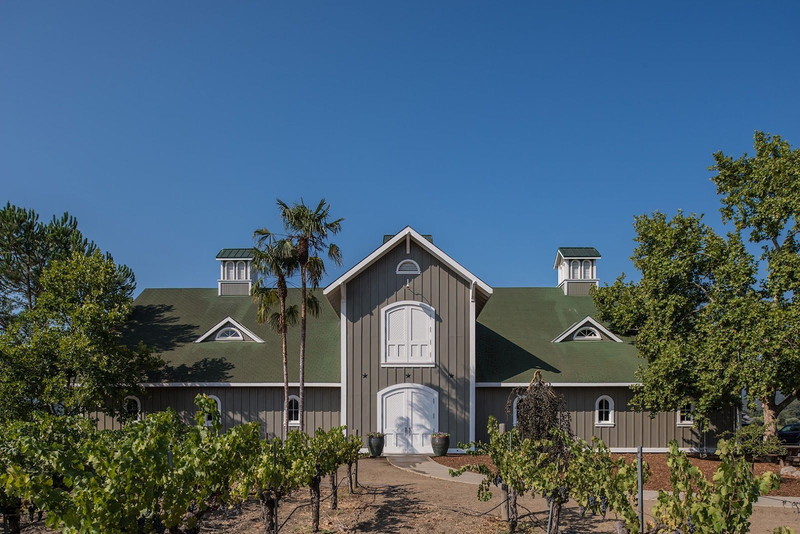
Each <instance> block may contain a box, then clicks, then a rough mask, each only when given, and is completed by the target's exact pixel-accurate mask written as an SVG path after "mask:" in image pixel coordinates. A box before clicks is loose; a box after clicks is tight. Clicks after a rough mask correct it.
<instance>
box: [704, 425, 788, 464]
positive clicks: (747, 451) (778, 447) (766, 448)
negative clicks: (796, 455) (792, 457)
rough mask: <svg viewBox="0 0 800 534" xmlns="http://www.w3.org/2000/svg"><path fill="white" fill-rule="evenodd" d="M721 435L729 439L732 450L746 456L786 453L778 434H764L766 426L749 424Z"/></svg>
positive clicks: (754, 456)
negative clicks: (767, 435)
mask: <svg viewBox="0 0 800 534" xmlns="http://www.w3.org/2000/svg"><path fill="white" fill-rule="evenodd" d="M720 437H723V438H725V439H727V440H728V443H729V446H730V447H732V449H733V450H732V452H733V453H734V454H736V455H740V456H745V457H746V458H751V459H753V458H758V457H760V456H766V455H769V454H785V453H786V449H785V448H784V446H783V444H782V443H781V442H780V440H779V439H778V437H777V436H774V435H773V436H769V437H766V436H764V426H763V425H757V424H749V425H747V426H743V427H742V428H740V429H739V430H737V431H735V432H723V433H722V434H721V435H720Z"/></svg>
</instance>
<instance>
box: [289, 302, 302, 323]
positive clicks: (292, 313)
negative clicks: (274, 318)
mask: <svg viewBox="0 0 800 534" xmlns="http://www.w3.org/2000/svg"><path fill="white" fill-rule="evenodd" d="M299 321H300V308H299V307H298V306H297V304H292V305H291V306H287V307H286V326H294V325H296V324H297V323H298V322H299Z"/></svg>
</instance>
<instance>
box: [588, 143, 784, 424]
mask: <svg viewBox="0 0 800 534" xmlns="http://www.w3.org/2000/svg"><path fill="white" fill-rule="evenodd" d="M754 146H755V155H754V156H748V155H747V154H745V155H743V156H741V157H740V158H738V159H734V158H732V157H730V156H726V155H724V154H723V153H722V152H717V153H715V154H714V160H715V164H714V165H713V166H712V167H710V170H712V171H716V172H717V175H716V176H714V177H713V178H712V180H713V181H714V183H715V184H716V185H717V192H718V194H719V195H720V197H721V204H722V207H721V209H720V211H721V213H722V220H723V222H733V228H732V229H731V231H730V232H728V233H727V234H726V235H724V236H723V235H719V234H718V233H717V232H715V231H714V229H713V228H711V227H710V226H708V225H706V224H705V223H704V222H703V217H702V216H696V215H694V214H691V215H686V214H684V213H682V212H680V211H679V212H678V213H677V215H675V216H674V217H672V218H668V217H667V216H666V215H665V214H663V213H661V212H655V213H652V214H650V215H641V216H638V217H636V218H635V223H634V228H635V230H636V237H635V239H634V240H635V242H636V244H637V245H636V248H635V249H634V252H633V256H632V258H631V259H632V260H633V264H634V267H635V268H636V269H637V271H639V272H640V273H641V279H640V280H639V281H638V282H626V281H625V275H624V274H623V275H622V276H620V277H619V278H618V279H617V280H616V281H615V282H614V284H613V285H611V286H606V287H603V288H600V289H598V290H597V291H595V292H594V293H593V296H594V301H595V304H596V305H597V307H598V310H599V312H600V319H601V320H603V321H607V322H608V323H609V324H610V325H611V326H612V328H614V329H616V330H617V331H619V332H621V333H624V334H629V335H635V336H636V345H637V348H638V349H639V353H640V356H641V357H642V358H644V359H646V360H647V365H646V366H643V367H642V368H640V370H639V378H640V379H641V382H642V385H641V387H639V388H638V389H637V393H636V396H635V399H634V403H635V404H636V405H637V406H638V407H639V408H642V409H648V410H651V411H656V412H658V411H665V410H676V409H680V408H685V407H686V406H687V405H688V404H689V403H691V404H692V405H693V406H694V409H695V414H696V419H697V420H698V422H700V423H701V424H702V423H704V422H706V421H707V420H708V417H709V416H710V415H711V414H712V413H714V412H715V411H718V410H721V409H724V408H726V407H728V408H729V407H731V406H734V405H736V404H737V403H738V402H739V399H740V395H741V392H742V391H743V390H744V391H746V392H747V394H748V396H749V399H750V401H751V402H753V401H756V400H758V401H761V402H762V403H763V404H764V416H765V425H766V426H767V429H768V433H771V432H772V431H773V430H774V421H775V418H776V416H777V414H778V413H780V411H781V410H782V409H783V408H785V407H786V406H787V405H788V404H789V403H790V402H791V401H792V400H793V399H795V398H797V395H798V389H799V388H800V346H798V343H800V306H798V303H797V301H796V298H795V295H796V294H797V291H798V289H800V254H799V253H800V244H798V241H797V232H798V230H800V227H799V226H798V215H800V150H792V148H791V146H790V145H789V144H788V143H787V142H786V141H784V140H783V139H781V138H780V137H779V136H774V137H773V136H770V135H768V134H764V133H761V132H757V133H756V135H755V142H754ZM748 242H749V243H751V244H752V245H750V249H757V248H760V251H761V253H760V254H754V253H752V252H751V251H750V249H749V248H748V245H747V243H748ZM777 392H782V393H783V394H784V395H787V397H786V399H785V400H783V401H781V402H777V399H776V393H777Z"/></svg>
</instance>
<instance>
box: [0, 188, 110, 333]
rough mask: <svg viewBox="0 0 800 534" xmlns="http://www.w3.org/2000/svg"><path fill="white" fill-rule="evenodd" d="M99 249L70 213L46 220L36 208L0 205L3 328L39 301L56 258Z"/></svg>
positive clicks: (0, 314) (0, 323)
mask: <svg viewBox="0 0 800 534" xmlns="http://www.w3.org/2000/svg"><path fill="white" fill-rule="evenodd" d="M95 250H96V247H95V245H94V243H91V242H89V241H87V240H86V239H85V238H84V237H83V234H81V232H80V230H78V221H77V220H76V219H75V218H74V217H71V216H70V215H69V214H68V213H64V215H63V216H61V217H60V218H57V217H55V216H53V219H52V220H51V221H50V222H49V223H47V224H45V223H42V222H40V221H39V215H37V214H36V212H35V211H33V210H30V209H25V208H19V207H17V206H13V205H12V204H11V203H10V202H9V203H7V204H6V205H5V207H3V208H2V209H0V331H2V330H5V329H6V328H8V327H9V325H10V324H11V322H12V321H13V319H14V317H15V316H16V315H17V314H18V313H19V312H21V311H23V310H30V309H32V308H33V307H34V306H35V305H36V300H37V298H38V297H39V294H40V293H41V291H42V286H41V276H42V273H43V272H44V270H45V268H46V267H47V266H48V265H49V264H50V263H51V262H52V261H54V260H63V259H66V258H69V257H70V256H71V255H72V254H73V253H74V252H79V253H82V254H90V253H92V252H94V251H95Z"/></svg>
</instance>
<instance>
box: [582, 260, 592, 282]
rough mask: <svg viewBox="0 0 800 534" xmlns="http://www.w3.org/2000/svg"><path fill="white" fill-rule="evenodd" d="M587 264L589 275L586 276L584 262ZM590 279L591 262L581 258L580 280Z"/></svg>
mask: <svg viewBox="0 0 800 534" xmlns="http://www.w3.org/2000/svg"><path fill="white" fill-rule="evenodd" d="M587 263H588V264H589V265H588V267H589V276H586V267H587V265H586V264H587ZM591 279H592V262H591V260H583V261H582V262H581V280H591Z"/></svg>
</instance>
